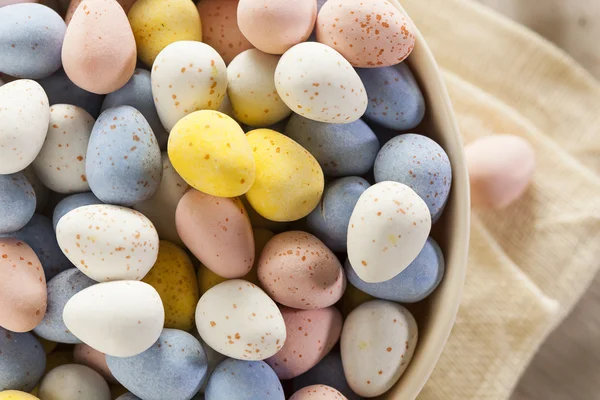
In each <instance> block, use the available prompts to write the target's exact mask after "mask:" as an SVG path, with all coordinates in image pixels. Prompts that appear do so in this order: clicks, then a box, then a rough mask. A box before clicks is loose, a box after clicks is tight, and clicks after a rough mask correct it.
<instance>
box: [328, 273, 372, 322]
mask: <svg viewBox="0 0 600 400" xmlns="http://www.w3.org/2000/svg"><path fill="white" fill-rule="evenodd" d="M370 300H375V297H373V296H371V295H370V294H367V293H365V292H363V291H362V290H360V289H357V288H356V287H355V286H353V285H352V284H351V283H350V282H347V285H346V291H345V292H344V295H343V296H342V298H341V299H340V301H338V302H337V304H336V306H337V308H338V310H340V312H341V313H342V316H343V317H344V319H345V318H346V317H347V316H348V314H350V312H351V311H352V310H354V309H355V308H356V307H358V306H360V305H361V304H362V303H366V302H367V301H370Z"/></svg>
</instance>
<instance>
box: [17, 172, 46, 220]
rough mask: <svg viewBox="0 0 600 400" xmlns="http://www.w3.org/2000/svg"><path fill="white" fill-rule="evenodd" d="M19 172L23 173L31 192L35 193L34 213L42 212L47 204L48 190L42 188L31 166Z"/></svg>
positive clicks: (44, 187) (42, 185)
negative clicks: (31, 189)
mask: <svg viewBox="0 0 600 400" xmlns="http://www.w3.org/2000/svg"><path fill="white" fill-rule="evenodd" d="M21 172H23V175H25V178H27V180H28V181H29V184H30V185H31V187H32V188H33V192H34V193H35V211H37V212H43V211H44V209H45V208H46V205H47V204H48V199H49V197H50V190H49V189H48V188H47V187H46V186H44V184H43V183H42V181H40V178H38V177H37V175H36V174H35V171H34V169H33V165H30V166H29V167H27V168H25V169H24V170H23V171H21Z"/></svg>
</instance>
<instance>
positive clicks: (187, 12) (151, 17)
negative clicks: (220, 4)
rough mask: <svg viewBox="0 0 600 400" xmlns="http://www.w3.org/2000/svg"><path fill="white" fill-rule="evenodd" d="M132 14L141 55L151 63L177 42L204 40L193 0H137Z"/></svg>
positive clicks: (148, 63) (147, 62)
mask: <svg viewBox="0 0 600 400" xmlns="http://www.w3.org/2000/svg"><path fill="white" fill-rule="evenodd" d="M128 17H129V22H130V23H131V28H132V29H133V34H134V35H135V42H136V43H137V50H138V56H139V58H140V60H142V62H144V64H146V65H147V66H151V65H152V63H153V62H154V59H155V58H156V56H157V55H158V53H160V52H161V50H162V49H164V48H165V47H167V46H168V45H169V44H171V43H173V42H177V41H187V40H195V41H198V42H200V41H201V40H202V25H201V24H200V16H199V15H198V10H197V9H196V7H195V6H194V3H193V2H191V1H189V0H168V1H164V0H137V1H136V2H135V4H134V5H133V6H132V7H131V10H129V13H128ZM168 129H169V128H168V127H167V130H168Z"/></svg>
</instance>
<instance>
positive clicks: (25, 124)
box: [0, 79, 50, 175]
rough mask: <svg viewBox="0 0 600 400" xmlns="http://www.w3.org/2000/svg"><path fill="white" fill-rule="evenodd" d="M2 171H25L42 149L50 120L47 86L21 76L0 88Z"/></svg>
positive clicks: (0, 170) (1, 172)
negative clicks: (44, 87)
mask: <svg viewBox="0 0 600 400" xmlns="http://www.w3.org/2000/svg"><path fill="white" fill-rule="evenodd" d="M0 120H1V121H2V124H1V125H0V160H2V163H0V174H2V175H6V174H12V173H15V172H19V171H22V170H23V169H25V168H26V167H27V166H28V165H29V164H31V163H32V162H33V160H34V159H35V157H36V156H37V155H38V153H39V152H40V149H41V148H42V145H43V144H44V139H46V133H47V131H48V121H49V120H50V107H48V97H47V96H46V93H45V92H44V89H42V87H41V86H40V85H39V84H38V83H37V82H34V81H31V80H29V79H20V80H16V81H14V82H9V83H7V84H6V85H3V86H2V87H0Z"/></svg>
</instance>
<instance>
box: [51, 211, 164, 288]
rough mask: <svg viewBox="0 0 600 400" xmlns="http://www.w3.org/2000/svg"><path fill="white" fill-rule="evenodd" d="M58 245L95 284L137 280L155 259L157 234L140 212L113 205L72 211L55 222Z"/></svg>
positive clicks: (145, 272) (156, 254)
mask: <svg viewBox="0 0 600 400" xmlns="http://www.w3.org/2000/svg"><path fill="white" fill-rule="evenodd" d="M56 238H57V240H58V244H59V246H60V248H61V249H62V251H63V252H64V253H65V255H66V256H67V257H68V258H69V260H71V262H72V263H73V264H74V265H75V266H76V267H77V268H79V270H80V271H81V272H83V273H84V274H86V275H87V276H89V277H90V278H92V279H93V280H95V281H98V282H106V281H111V280H140V279H142V278H143V277H144V276H146V274H147V273H148V271H149V270H150V268H152V266H153V265H154V263H155V262H156V258H157V256H158V234H157V233H156V229H154V226H153V225H152V222H150V220H149V219H148V218H146V217H144V215H142V214H141V213H139V212H137V211H134V210H131V209H129V208H125V207H119V206H113V205H100V204H98V205H90V206H84V207H79V208H76V209H74V210H72V211H70V212H69V213H67V214H66V215H65V216H64V217H62V218H61V219H60V221H58V225H57V226H56Z"/></svg>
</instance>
